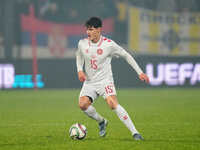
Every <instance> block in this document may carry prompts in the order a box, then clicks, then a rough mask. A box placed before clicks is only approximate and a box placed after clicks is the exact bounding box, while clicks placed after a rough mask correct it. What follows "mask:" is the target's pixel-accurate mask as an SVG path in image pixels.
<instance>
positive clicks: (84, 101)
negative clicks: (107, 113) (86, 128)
mask: <svg viewBox="0 0 200 150" xmlns="http://www.w3.org/2000/svg"><path fill="white" fill-rule="evenodd" d="M91 104H92V102H91V101H90V99H89V97H87V96H82V97H80V99H79V107H80V108H81V110H82V111H84V112H85V114H86V115H87V116H89V117H90V118H92V119H94V120H96V121H97V122H98V123H99V135H100V136H101V137H104V136H105V135H106V130H105V127H106V125H107V120H106V119H104V118H103V117H102V116H101V115H100V114H99V113H97V111H96V109H95V108H94V107H93V106H92V105H91Z"/></svg>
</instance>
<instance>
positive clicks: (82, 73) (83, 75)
mask: <svg viewBox="0 0 200 150" xmlns="http://www.w3.org/2000/svg"><path fill="white" fill-rule="evenodd" d="M78 79H79V80H80V81H81V82H84V81H85V80H86V75H85V73H84V72H83V71H79V72H78Z"/></svg>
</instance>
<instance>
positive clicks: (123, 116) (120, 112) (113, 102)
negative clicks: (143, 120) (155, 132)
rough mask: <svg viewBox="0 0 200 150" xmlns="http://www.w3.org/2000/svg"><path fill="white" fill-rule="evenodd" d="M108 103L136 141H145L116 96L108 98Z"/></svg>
mask: <svg viewBox="0 0 200 150" xmlns="http://www.w3.org/2000/svg"><path fill="white" fill-rule="evenodd" d="M106 101H107V103H108V105H109V107H110V108H111V109H112V110H114V112H115V113H116V114H117V116H118V117H119V119H120V120H121V121H122V122H123V123H124V124H125V125H126V127H127V128H128V129H129V130H130V131H131V133H132V135H133V137H134V139H135V140H143V138H142V136H141V135H140V134H139V132H138V131H137V130H136V128H135V126H134V124H133V122H132V120H131V118H130V117H129V115H128V113H127V112H126V110H125V109H124V108H123V107H122V106H121V105H120V104H119V103H118V101H117V97H116V96H115V95H112V96H108V97H107V98H106Z"/></svg>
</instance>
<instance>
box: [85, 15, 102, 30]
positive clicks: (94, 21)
mask: <svg viewBox="0 0 200 150" xmlns="http://www.w3.org/2000/svg"><path fill="white" fill-rule="evenodd" d="M85 26H86V27H87V28H89V27H94V28H99V27H102V21H101V19H100V18H98V17H91V18H90V19H89V20H87V21H86V23H85Z"/></svg>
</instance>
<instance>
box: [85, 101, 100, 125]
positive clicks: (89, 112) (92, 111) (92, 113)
mask: <svg viewBox="0 0 200 150" xmlns="http://www.w3.org/2000/svg"><path fill="white" fill-rule="evenodd" d="M84 112H85V113H86V114H87V115H88V116H89V117H90V118H92V119H94V120H96V121H97V122H98V123H99V122H102V121H103V117H102V116H101V115H99V114H98V113H97V111H96V109H95V108H94V107H93V106H92V105H90V106H89V107H88V108H87V109H86V110H85V111H84Z"/></svg>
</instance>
